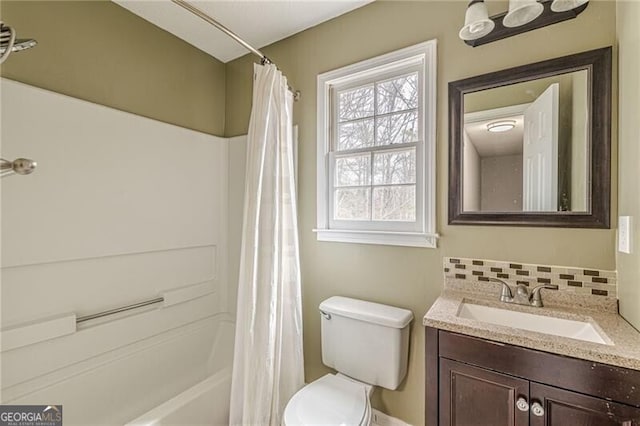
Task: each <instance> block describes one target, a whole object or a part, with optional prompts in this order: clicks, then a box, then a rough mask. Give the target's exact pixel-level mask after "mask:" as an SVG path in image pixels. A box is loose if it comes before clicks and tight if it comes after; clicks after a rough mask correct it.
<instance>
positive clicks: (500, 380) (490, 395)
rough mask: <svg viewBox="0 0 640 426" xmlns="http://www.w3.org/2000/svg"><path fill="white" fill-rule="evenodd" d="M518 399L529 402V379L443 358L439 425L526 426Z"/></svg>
mask: <svg viewBox="0 0 640 426" xmlns="http://www.w3.org/2000/svg"><path fill="white" fill-rule="evenodd" d="M518 398H523V401H524V402H526V403H528V401H529V382H528V381H527V380H522V379H518V378H516V377H512V376H507V375H505V374H500V373H496V372H494V371H490V370H485V369H483V368H477V367H473V366H470V365H467V364H462V363H459V362H455V361H452V360H449V359H446V358H440V426H527V425H528V424H529V411H528V409H527V410H524V411H521V410H520V409H518V408H517V407H516V403H517V400H518ZM522 408H524V407H522Z"/></svg>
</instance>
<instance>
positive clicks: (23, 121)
mask: <svg viewBox="0 0 640 426" xmlns="http://www.w3.org/2000/svg"><path fill="white" fill-rule="evenodd" d="M0 91H1V92H2V96H1V99H0V104H1V106H2V126H0V139H1V140H2V155H6V156H7V157H9V158H15V157H18V156H26V157H32V158H34V159H37V160H38V163H39V164H38V172H37V173H33V174H31V175H29V176H23V178H24V179H19V178H11V179H7V180H3V182H2V191H1V198H2V200H1V201H2V212H1V213H2V232H1V233H0V237H1V243H2V259H1V265H0V275H1V280H2V288H1V291H0V296H1V297H2V304H1V312H0V341H1V345H0V352H1V353H0V358H1V359H2V362H1V364H2V365H1V367H2V371H1V374H2V380H1V381H0V382H1V383H0V385H1V386H0V403H2V404H27V405H31V404H42V403H54V401H55V404H62V405H63V406H64V424H65V425H66V426H75V425H77V426H85V425H90V424H91V425H98V424H100V425H122V424H125V423H127V422H129V421H131V419H135V418H138V417H139V416H140V415H142V414H143V413H146V412H148V411H149V410H152V409H153V408H154V407H158V406H160V405H162V404H163V403H164V402H166V401H168V400H171V399H172V398H173V397H175V396H176V395H178V394H181V393H182V392H183V391H185V390H186V389H189V388H191V387H193V386H195V385H196V384H198V383H200V382H202V381H203V380H205V379H207V378H208V377H210V376H212V375H216V374H217V373H218V372H221V371H224V370H225V369H230V367H231V353H230V352H231V351H230V348H232V347H233V321H234V317H229V316H228V315H227V312H228V311H229V310H230V309H229V307H228V302H227V300H228V299H227V295H228V293H231V294H233V293H235V290H234V289H233V288H232V287H235V283H234V286H230V285H229V284H228V281H227V278H226V276H227V275H226V274H227V271H228V266H227V265H228V262H227V259H228V258H229V257H230V255H229V253H228V248H227V238H228V237H227V235H228V226H227V224H228V222H227V216H228V215H231V216H234V217H235V216H239V214H240V213H239V212H240V208H241V207H240V206H236V205H235V204H234V205H233V206H232V205H231V204H230V203H229V202H228V199H229V198H228V191H227V188H228V186H227V185H228V171H227V167H231V168H234V173H238V169H239V168H240V167H241V165H239V164H237V163H236V162H234V161H233V159H232V158H230V157H229V156H228V146H229V143H230V142H229V141H228V140H227V139H224V138H219V137H215V136H211V135H207V134H203V133H199V132H195V131H192V130H189V129H185V128H181V127H177V126H174V125H170V124H167V123H162V122H159V121H156V120H151V119H148V118H144V117H140V116H137V115H134V114H130V113H126V112H123V111H118V110H115V109H113V108H107V107H105V106H101V105H96V104H93V103H90V102H86V101H82V100H79V99H75V98H72V97H69V96H65V95H61V94H59V93H53V92H50V91H47V90H43V89H39V88H36V87H33V86H29V85H26V84H22V83H17V82H14V81H10V80H7V79H0ZM229 235H231V236H232V237H235V234H229ZM238 238H239V237H238ZM235 254H236V253H235V252H234V253H233V255H234V256H233V257H234V258H235ZM161 296H162V297H164V303H156V304H153V305H150V306H145V307H142V308H138V309H134V310H130V311H127V312H121V313H118V314H114V315H109V316H105V317H102V318H98V319H94V320H91V321H86V322H82V323H80V324H77V326H76V323H75V319H74V318H78V317H83V316H86V315H91V314H95V313H98V312H103V311H106V310H110V309H114V308H119V307H122V306H128V305H131V304H134V303H137V302H141V301H146V300H150V299H157V298H160V297H161ZM185 360H186V361H185ZM227 376H228V377H227V378H226V379H224V380H220V381H219V382H218V384H217V385H216V386H215V387H216V388H217V390H216V391H215V395H226V396H225V399H222V396H216V397H213V398H208V400H209V401H211V400H213V401H219V403H215V402H214V403H210V406H211V407H212V408H213V409H215V410H214V411H208V412H207V413H208V414H207V415H206V416H203V417H202V418H201V419H200V420H197V421H194V423H193V424H203V425H204V424H209V425H210V424H228V413H229V404H228V395H229V389H230V385H229V382H230V371H229V372H228V373H227ZM104 401H108V403H107V404H105V403H104ZM189 411H191V409H189ZM195 412H196V411H193V413H195ZM180 416H183V414H180ZM171 418H172V417H171ZM184 418H185V419H186V418H187V417H184ZM189 419H191V418H189ZM164 424H166V423H164ZM174 424H175V423H174Z"/></svg>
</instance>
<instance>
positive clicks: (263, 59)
mask: <svg viewBox="0 0 640 426" xmlns="http://www.w3.org/2000/svg"><path fill="white" fill-rule="evenodd" d="M171 1H172V2H173V3H175V4H177V5H178V6H180V7H182V8H184V9H186V10H188V11H189V12H191V13H193V14H194V15H196V16H197V17H199V18H201V19H202V20H204V21H205V22H207V23H209V24H211V25H213V26H214V27H216V28H217V29H219V30H220V31H222V32H223V33H225V34H226V35H228V36H229V37H231V38H232V39H234V40H235V41H237V42H238V43H240V44H241V45H242V46H243V47H244V48H245V49H247V50H249V51H250V52H251V53H253V54H254V55H257V56H259V57H260V63H261V64H262V65H265V64H273V61H271V59H269V58H268V57H267V55H265V54H264V53H262V52H261V51H259V50H258V49H256V48H255V47H253V46H251V45H250V44H249V43H247V42H246V41H244V40H243V39H241V38H240V37H239V36H238V35H237V34H236V33H234V32H233V31H231V30H230V29H229V28H227V27H225V26H224V25H222V24H221V23H220V22H218V21H216V20H215V19H213V18H212V17H211V16H209V15H207V14H206V13H204V12H203V11H202V10H200V9H198V8H197V7H195V6H193V5H191V4H189V3H188V2H186V1H185V0H171ZM274 65H275V64H274ZM288 87H289V90H290V91H291V92H292V93H293V100H294V101H298V100H299V99H300V96H301V93H300V91H299V90H296V89H294V88H293V87H291V86H288Z"/></svg>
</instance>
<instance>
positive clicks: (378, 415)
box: [371, 408, 411, 426]
mask: <svg viewBox="0 0 640 426" xmlns="http://www.w3.org/2000/svg"><path fill="white" fill-rule="evenodd" d="M371 425H372V426H411V425H410V424H409V423H405V422H403V421H402V420H400V419H396V418H395V417H391V416H389V415H388V414H385V413H383V412H382V411H378V410H376V409H375V408H374V409H373V413H372V414H371Z"/></svg>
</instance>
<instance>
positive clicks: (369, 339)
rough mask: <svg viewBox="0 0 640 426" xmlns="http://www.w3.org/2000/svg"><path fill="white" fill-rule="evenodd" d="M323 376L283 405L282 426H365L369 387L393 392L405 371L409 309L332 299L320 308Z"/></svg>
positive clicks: (368, 423)
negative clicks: (330, 371) (325, 369)
mask: <svg viewBox="0 0 640 426" xmlns="http://www.w3.org/2000/svg"><path fill="white" fill-rule="evenodd" d="M320 314H321V323H320V324H321V328H320V331H321V337H322V362H323V364H325V365H326V366H328V367H331V368H333V369H334V370H336V371H337V372H338V373H337V374H327V375H326V376H323V377H321V378H319V379H318V380H316V381H314V382H312V383H309V384H308V385H306V386H305V387H303V388H302V389H300V390H299V391H298V392H297V393H296V394H295V395H294V396H293V397H292V398H291V399H290V400H289V402H288V403H287V406H286V408H285V411H284V415H283V420H282V422H283V424H284V425H285V426H310V425H323V426H325V425H326V426H338V425H340V426H369V425H370V423H371V403H370V400H369V398H370V396H371V393H372V392H373V386H381V387H384V388H386V389H390V390H395V389H397V388H398V386H399V385H400V382H401V381H402V380H403V379H404V376H405V375H406V373H407V359H408V355H409V351H408V347H409V323H410V322H411V320H412V319H413V314H412V313H411V311H408V310H406V309H401V308H396V307H393V306H387V305H381V304H379V303H372V302H366V301H364V300H357V299H350V298H347V297H340V296H334V297H330V298H329V299H327V300H325V301H324V302H322V303H321V304H320Z"/></svg>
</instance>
